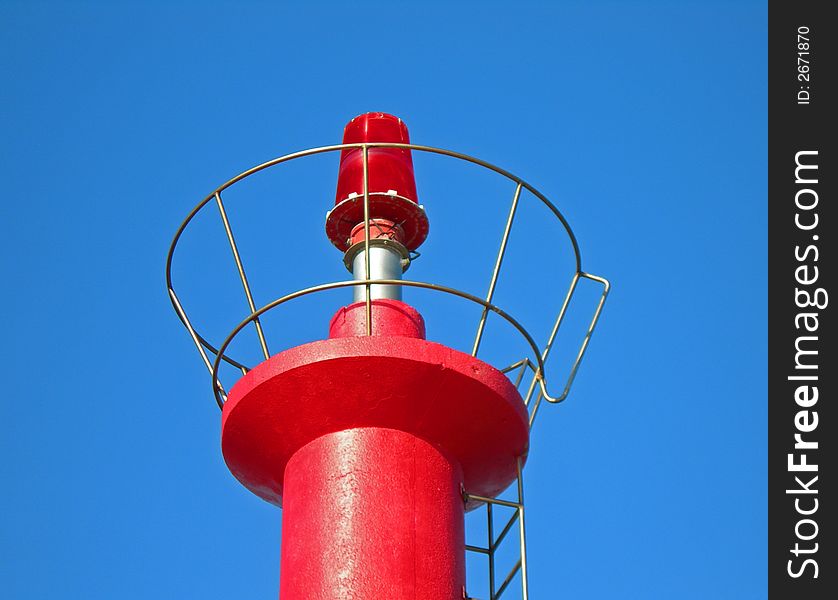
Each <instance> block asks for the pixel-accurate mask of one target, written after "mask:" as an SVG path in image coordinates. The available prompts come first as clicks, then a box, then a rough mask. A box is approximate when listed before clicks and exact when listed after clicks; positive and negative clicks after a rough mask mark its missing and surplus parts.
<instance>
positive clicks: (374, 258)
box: [169, 113, 608, 600]
mask: <svg viewBox="0 0 838 600" xmlns="http://www.w3.org/2000/svg"><path fill="white" fill-rule="evenodd" d="M416 149H418V150H428V149H426V148H425V147H420V146H413V145H411V144H410V139H409V136H408V130H407V127H406V126H405V124H404V123H403V122H402V121H401V120H400V119H398V118H397V117H394V116H392V115H388V114H385V113H367V114H364V115H361V116H359V117H356V118H355V119H353V120H352V121H350V122H349V123H348V124H347V126H346V128H345V131H344V138H343V144H341V145H340V146H336V147H326V148H319V149H314V150H313V151H308V152H309V153H317V152H325V151H331V150H340V164H339V170H338V174H337V193H336V198H335V203H334V207H333V208H332V209H331V211H330V212H329V213H328V215H327V218H326V223H325V231H326V235H327V237H328V239H329V240H330V242H331V243H332V244H333V245H334V246H335V247H336V248H337V249H338V250H340V251H341V252H343V262H344V264H345V265H346V268H347V269H348V270H349V271H350V272H351V274H352V279H351V280H348V281H345V282H339V283H336V284H328V285H325V286H315V288H310V289H308V290H303V291H301V292H297V293H295V294H290V295H288V296H285V297H283V298H280V299H279V300H276V301H274V302H272V303H271V304H269V305H266V306H265V307H263V308H262V309H259V310H256V307H255V304H254V302H253V297H252V294H251V291H250V288H249V284H248V280H247V277H246V275H245V270H244V267H243V263H242V260H241V256H240V253H239V251H238V248H237V245H236V242H235V239H234V238H233V235H232V229H231V226H230V223H229V219H228V217H227V214H226V211H225V208H224V204H223V202H222V199H221V191H223V189H225V188H226V187H228V186H229V185H232V183H235V182H236V181H237V180H238V179H234V180H231V182H228V184H225V186H222V187H221V188H219V190H216V192H214V193H213V194H212V195H211V196H209V197H208V198H207V199H205V201H204V203H202V204H201V205H199V207H198V208H196V210H195V211H193V213H192V215H190V217H189V218H188V219H187V223H188V222H189V220H190V219H191V218H192V216H193V215H194V214H195V213H196V212H197V211H198V210H200V208H201V207H202V206H203V205H205V204H207V203H208V202H209V201H211V200H213V199H214V200H215V201H216V204H217V206H218V208H219V210H220V213H221V217H222V219H223V222H224V224H225V230H226V232H227V235H228V240H229V242H230V247H231V249H232V251H233V255H234V258H235V260H236V265H237V267H238V271H239V275H240V278H241V281H242V284H243V285H244V289H245V293H246V297H247V300H248V305H249V307H250V309H251V314H250V316H249V317H248V318H247V319H245V321H243V322H242V323H241V324H240V325H239V327H238V328H236V330H234V332H233V333H232V334H231V335H230V336H229V337H228V339H227V340H226V341H225V342H224V343H223V344H222V345H221V347H220V348H218V349H216V348H215V347H214V346H212V345H211V344H209V342H207V341H206V340H205V339H204V338H203V337H202V336H201V335H200V334H198V333H197V331H196V330H195V329H194V327H193V326H192V324H191V322H190V321H189V319H188V318H187V317H186V313H185V311H184V310H183V307H182V305H181V303H180V301H179V300H178V298H177V295H176V294H175V293H174V290H173V287H172V286H171V276H170V275H169V277H170V279H169V283H170V295H171V297H172V301H173V304H174V305H175V308H176V310H177V311H178V315H179V316H180V317H181V320H182V321H183V322H184V324H185V325H186V326H187V328H188V329H189V332H190V334H191V336H192V338H193V341H194V342H195V343H196V346H197V347H198V349H199V351H200V352H201V355H202V357H203V358H204V360H205V362H206V363H207V365H208V366H209V367H210V370H211V372H212V373H213V381H214V388H213V389H214V392H215V394H216V396H217V398H218V399H219V404H220V405H221V406H222V451H223V454H224V459H225V461H226V462H227V465H228V467H229V468H230V471H231V472H232V473H233V475H234V476H235V477H236V478H237V479H238V480H239V481H240V482H241V483H242V484H243V485H244V486H245V487H247V488H248V489H249V490H250V491H252V492H253V493H254V494H256V495H258V496H260V497H261V498H264V499H265V500H267V501H268V502H271V503H273V504H276V505H278V506H281V507H282V509H283V510H282V532H283V535H282V551H281V557H282V558H281V560H282V569H281V570H282V576H281V581H280V597H281V598H282V600H345V599H352V598H354V599H373V598H399V599H401V598H417V599H420V598H421V599H429V600H430V599H433V600H462V599H463V598H466V597H467V594H466V572H465V557H466V550H467V546H466V542H465V535H464V518H465V512H466V511H467V510H470V509H472V508H475V507H477V506H480V505H486V506H489V507H490V506H491V504H492V503H493V502H495V501H494V499H495V498H496V497H497V496H498V494H500V493H501V492H502V491H503V490H504V489H506V488H507V487H509V485H510V484H512V483H513V482H515V481H516V479H517V480H519V489H520V474H521V468H522V465H523V464H524V462H525V460H526V456H527V452H528V449H529V437H530V427H531V424H532V421H533V420H534V417H535V411H536V410H537V408H538V404H539V402H540V401H541V400H542V399H547V400H548V401H561V400H562V399H563V398H564V396H565V395H566V393H567V390H568V389H569V386H570V383H571V381H572V379H573V376H574V375H575V372H576V368H577V367H578V364H579V361H580V360H581V357H582V354H583V353H584V351H585V348H586V346H587V341H588V339H589V338H590V334H591V333H592V331H593V328H594V326H595V325H596V321H597V319H598V317H599V313H600V311H601V308H602V304H603V302H604V300H605V297H606V295H607V291H608V286H607V282H605V280H601V278H598V277H595V276H592V275H588V274H586V273H584V272H582V271H581V269H577V272H576V274H575V276H574V278H573V280H572V284H571V288H570V290H569V292H568V295H567V297H566V299H565V303H564V305H563V306H562V310H561V313H560V316H559V319H558V320H557V325H556V327H555V329H556V330H557V329H558V324H560V323H561V319H562V318H563V317H564V313H565V311H566V309H567V304H568V302H569V300H570V296H572V294H573V291H574V290H575V288H576V284H577V282H578V281H579V279H581V278H589V279H593V280H595V281H600V282H603V283H604V290H603V294H602V297H601V300H600V303H599V305H598V306H597V309H596V312H595V315H594V317H593V319H592V320H591V323H590V326H589V328H588V333H587V335H586V337H585V339H584V340H583V345H582V348H581V350H580V352H579V354H578V357H577V361H576V362H575V364H574V365H573V367H572V372H571V377H570V379H569V380H568V383H567V386H566V388H565V392H564V393H563V395H562V396H560V397H555V398H554V397H552V396H550V395H549V394H548V393H547V388H546V385H545V376H544V361H545V360H546V358H547V354H548V353H549V345H552V342H553V338H554V337H555V331H554V332H553V333H552V336H551V339H550V340H549V345H548V348H547V349H546V351H542V350H540V349H539V348H537V347H536V345H535V343H534V340H533V338H532V337H531V336H530V335H529V334H528V333H527V332H526V330H524V329H523V328H522V327H521V326H520V325H519V324H518V322H517V321H515V320H514V319H513V318H512V317H510V316H509V315H507V314H506V313H504V312H503V311H502V310H500V309H498V308H497V307H495V306H494V305H492V304H491V300H492V293H493V291H494V285H495V282H496V280H497V275H498V271H499V269H500V265H501V262H502V258H503V251H504V250H505V246H506V243H507V240H508V236H509V229H510V228H511V225H512V219H513V218H514V215H515V209H516V208H517V203H518V200H519V197H520V195H521V192H522V189H523V186H525V185H526V184H524V183H523V182H522V181H520V180H518V185H517V188H516V193H515V197H514V201H513V209H512V210H511V211H510V215H509V218H508V222H507V228H506V232H505V236H504V239H503V243H502V251H501V253H500V254H499V256H498V260H497V264H496V268H495V272H494V276H493V281H492V283H491V286H490V292H489V294H488V295H487V298H486V299H485V300H484V299H480V298H477V297H474V296H472V295H470V294H467V293H464V292H458V291H456V290H451V289H449V288H444V287H443V286H433V285H431V284H422V283H419V282H410V281H404V280H403V279H402V275H403V273H404V272H405V270H406V269H407V268H408V267H409V265H410V263H411V259H412V257H414V256H415V250H416V249H417V248H418V247H419V246H420V244H422V242H423V241H424V240H425V239H426V237H427V236H428V235H429V230H430V229H429V221H428V218H427V216H426V214H425V210H424V209H423V207H422V205H420V204H419V198H418V194H417V186H416V180H415V177H414V169H413V157H412V150H416ZM431 150H432V149H431ZM432 151H433V150H432ZM303 154H305V153H298V156H299V155H303ZM448 154H450V155H453V156H455V157H458V158H462V155H456V154H455V153H448ZM289 156H290V155H289ZM466 158H467V157H466ZM286 160H287V158H286ZM278 162H283V160H282V159H278V161H274V162H272V163H266V165H263V166H260V167H259V168H257V169H256V170H259V169H261V168H266V166H272V165H273V164H277V163H278ZM256 170H251V172H248V174H250V173H252V172H255V171H256ZM495 170H498V169H495ZM498 172H502V171H500V170H498ZM502 173H503V174H505V172H502ZM239 178H241V176H240V177H239ZM527 188H528V186H527ZM545 200H546V199H545ZM557 214H558V213H557ZM559 216H560V215H559ZM560 218H561V219H562V222H563V223H566V222H564V220H563V218H562V217H560ZM187 223H185V224H184V225H183V226H182V227H181V230H179V232H178V234H177V236H176V239H175V244H176V243H177V240H178V239H179V237H180V236H181V234H182V232H183V229H184V227H185V226H186V224H187ZM568 231H569V229H568ZM571 239H572V241H573V245H574V248H576V244H575V239H574V238H572V234H571ZM173 252H174V244H173V248H172V251H171V252H170V257H169V262H170V263H171V259H172V255H173ZM577 258H578V250H577ZM170 270H171V269H169V272H170ZM410 286H417V287H431V288H435V289H438V290H440V291H443V292H449V293H455V294H456V295H460V296H462V297H465V298H467V299H471V300H474V301H476V302H477V303H479V304H481V305H482V307H483V314H482V318H481V324H480V330H479V333H478V338H477V339H476V340H475V343H474V351H473V352H471V353H467V352H464V351H461V350H456V349H454V348H450V347H447V346H445V345H442V344H439V343H436V342H433V341H430V340H428V339H426V336H425V323H424V320H423V317H422V315H421V314H420V313H419V312H418V310H417V309H416V308H414V307H413V306H411V305H410V304H409V303H407V302H405V301H404V300H403V298H402V290H403V288H404V287H408V288H409V287H410ZM340 287H343V288H347V289H349V288H352V289H353V290H354V293H353V301H352V302H351V303H349V304H348V305H346V306H343V307H339V308H337V311H336V312H335V313H334V316H333V317H332V319H331V322H330V323H329V324H328V332H329V335H328V338H327V339H323V340H319V341H315V342H311V343H307V344H303V345H300V346H296V347H292V348H288V349H286V350H283V351H281V352H278V353H276V354H273V355H270V354H269V353H268V349H267V348H268V347H267V344H266V342H265V335H264V332H263V329H262V327H261V322H260V318H261V317H262V315H263V314H264V313H265V312H267V311H268V310H270V309H272V308H274V307H276V306H279V305H280V304H283V303H284V302H286V301H289V300H291V299H293V298H295V297H298V296H300V295H305V294H308V293H313V292H316V291H318V289H326V288H340ZM490 311H494V312H496V313H498V314H500V315H501V316H502V317H504V318H506V319H507V320H509V321H510V322H511V323H512V324H513V325H514V326H516V327H517V328H518V329H519V330H520V331H521V332H522V333H523V335H524V336H525V337H526V338H527V340H528V342H529V343H530V345H531V346H532V347H533V350H534V356H533V357H532V358H531V359H529V358H528V359H526V360H525V361H519V363H517V364H515V365H512V366H510V367H509V368H506V369H503V368H496V367H494V366H492V365H490V364H488V363H486V362H484V361H483V360H481V359H479V358H477V356H476V354H477V348H478V346H479V342H480V339H479V337H480V335H482V329H483V325H484V324H485V319H486V315H487V313H488V312H490ZM250 324H253V325H255V326H256V329H257V332H258V334H259V338H260V342H261V346H262V349H263V351H264V357H265V359H264V360H263V361H262V362H261V363H259V364H258V365H255V366H253V367H252V368H248V367H246V366H245V365H243V364H241V363H240V362H238V361H235V360H233V359H231V358H230V357H228V356H227V355H226V354H225V352H226V348H227V346H228V345H229V343H230V341H231V339H232V338H233V337H234V336H235V335H236V334H237V333H238V332H239V331H240V330H241V329H243V328H244V327H245V326H247V325H250ZM324 327H325V323H324ZM213 354H214V361H213V360H211V357H212V355H213ZM222 361H226V362H227V363H229V364H231V365H234V366H237V367H239V368H240V369H241V372H242V376H241V377H240V378H239V379H238V381H236V383H235V385H233V386H232V387H231V388H230V390H229V392H226V391H225V390H224V388H223V386H222V385H221V383H220V381H219V379H218V374H219V364H220V363H221V362H222ZM527 367H529V368H530V369H531V371H532V374H533V378H532V386H531V388H530V390H529V392H528V393H527V394H525V395H522V394H521V393H520V392H519V390H518V385H517V384H519V383H520V381H521V378H520V377H518V378H517V382H514V381H513V380H512V379H511V378H510V377H509V376H508V373H509V372H510V371H512V370H515V369H520V371H521V372H523V371H524V370H525V369H526V368H527ZM533 390H537V394H536V395H534V393H533ZM533 397H535V400H533V401H532V402H530V400H531V399H532V398H533ZM498 502H501V503H502V504H505V505H506V504H509V505H510V506H512V507H513V508H515V509H516V515H515V518H517V520H518V522H519V526H520V530H521V542H522V547H521V553H522V561H519V563H518V565H517V569H516V571H521V576H522V579H523V580H524V587H523V589H524V595H526V582H525V576H526V573H525V568H526V565H525V562H524V556H525V555H524V549H523V498H522V497H520V496H519V501H518V502H517V503H515V502H511V503H510V502H505V503H504V502H502V501H498ZM489 514H490V520H491V513H489ZM509 529H510V527H509V526H508V527H506V529H505V532H506V531H508V530H509ZM505 532H504V535H505ZM489 537H490V539H489V541H488V543H487V544H486V548H474V547H468V549H470V550H475V549H476V550H477V551H481V550H483V551H485V553H486V554H487V556H489V560H490V579H491V582H490V592H489V594H490V596H491V597H492V598H496V597H498V596H499V593H500V592H498V591H496V590H495V587H496V586H495V581H494V573H493V568H494V563H493V562H492V561H493V553H494V546H495V545H496V544H495V540H493V539H492V533H491V525H490V534H489ZM498 543H499V540H498ZM514 574H515V572H513V573H512V575H514ZM507 584H508V581H506V582H505V583H504V584H503V587H504V588H505V587H506V585H507ZM501 591H502V590H501Z"/></svg>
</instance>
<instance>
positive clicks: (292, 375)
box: [222, 335, 529, 505]
mask: <svg viewBox="0 0 838 600" xmlns="http://www.w3.org/2000/svg"><path fill="white" fill-rule="evenodd" d="M359 427H381V428H387V429H396V430H399V431H403V432H406V433H410V434H414V435H416V436H418V437H420V438H422V439H423V440H426V441H427V442H429V443H431V444H433V445H435V446H437V447H439V448H441V449H442V450H443V451H444V452H446V453H448V454H450V455H451V456H452V457H453V458H454V459H455V460H456V461H457V462H458V463H459V465H460V466H461V468H462V472H463V480H464V481H463V483H464V486H465V489H466V490H468V492H470V493H472V494H477V495H481V496H489V497H494V496H495V495H497V494H498V493H500V492H501V491H502V490H503V489H505V488H506V487H507V486H508V485H509V484H510V483H511V482H512V481H514V480H515V478H516V476H517V466H516V458H517V457H519V456H526V453H527V449H528V437H529V428H528V421H527V411H526V407H525V406H524V403H523V401H522V400H521V396H520V394H519V393H518V391H517V390H516V389H515V387H514V386H513V385H512V383H511V382H510V381H509V379H508V378H507V377H506V376H505V375H504V374H502V373H501V372H500V371H498V370H497V369H495V368H494V367H492V366H490V365H488V364H486V363H484V362H483V361H481V360H479V359H477V358H474V357H472V356H471V355H468V354H465V353H462V352H458V351H456V350H453V349H451V348H448V347H446V346H443V345H441V344H436V343H434V342H429V341H426V340H423V339H416V338H412V337H402V336H378V335H373V336H360V337H343V338H334V339H328V340H322V341H318V342H313V343H310V344H305V345H302V346H298V347H295V348H291V349H289V350H286V351H285V352H281V353H279V354H277V355H274V356H272V357H271V358H270V359H269V360H267V361H265V362H263V363H262V364H260V365H258V366H257V367H255V368H254V369H253V370H251V371H250V372H248V373H247V375H245V376H244V377H242V378H241V379H240V380H239V382H238V383H237V384H236V385H235V386H234V387H233V388H232V389H231V390H230V394H229V398H228V401H227V402H226V403H225V405H224V411H223V414H222V450H223V453H224V458H225V460H226V462H227V465H228V466H229V468H230V471H231V472H232V473H233V475H235V476H236V478H237V479H239V481H241V482H242V483H243V484H244V485H245V486H246V487H247V488H248V489H250V490H251V491H252V492H253V493H255V494H257V495H258V496H261V497H262V498H264V499H265V500H267V501H269V502H271V503H273V504H277V505H281V504H282V495H283V477H284V474H285V469H286V466H287V465H288V462H289V461H290V460H291V458H292V456H293V455H294V454H295V453H296V452H297V451H298V450H300V449H301V448H302V447H303V446H305V445H306V444H308V443H310V442H311V441H313V440H315V439H316V438H318V437H320V436H323V435H326V434H329V433H334V432H337V431H343V430H348V429H354V428H359Z"/></svg>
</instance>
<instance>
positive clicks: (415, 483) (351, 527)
mask: <svg viewBox="0 0 838 600" xmlns="http://www.w3.org/2000/svg"><path fill="white" fill-rule="evenodd" d="M284 479H285V480H284V498H283V515H282V521H283V523H282V576H281V581H280V598H282V600H353V599H357V600H373V599H382V600H383V599H384V598H398V599H400V600H401V599H413V598H417V599H418V598H433V599H434V600H462V598H463V590H464V586H465V540H464V510H465V506H464V503H463V498H462V484H463V475H462V469H461V468H460V465H459V464H458V463H457V462H456V460H454V459H453V458H451V457H450V456H447V455H446V454H445V453H444V452H443V451H442V450H440V449H439V448H437V447H435V446H433V445H432V444H430V443H428V442H426V441H425V440H423V439H421V438H419V437H417V436H416V435H413V434H410V433H405V432H403V431H398V430H395V429H384V428H375V427H365V428H356V429H349V430H345V431H339V432H335V433H330V434H327V435H323V436H321V437H319V438H317V439H315V440H314V441H312V442H310V443H308V444H306V445H305V446H303V447H302V448H301V449H299V450H298V451H297V452H296V453H295V454H294V455H293V457H292V458H291V460H290V461H289V462H288V465H287V468H286V470H285V478H284Z"/></svg>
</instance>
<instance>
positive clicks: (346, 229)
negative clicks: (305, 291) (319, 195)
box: [326, 112, 428, 251]
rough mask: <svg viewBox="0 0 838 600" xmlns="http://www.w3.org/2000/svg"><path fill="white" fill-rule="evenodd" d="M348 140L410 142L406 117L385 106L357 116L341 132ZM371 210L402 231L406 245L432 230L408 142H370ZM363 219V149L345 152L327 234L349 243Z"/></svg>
mask: <svg viewBox="0 0 838 600" xmlns="http://www.w3.org/2000/svg"><path fill="white" fill-rule="evenodd" d="M343 143H344V144H366V143H395V144H409V143H410V136H409V134H408V132H407V126H406V125H405V124H404V122H403V121H402V120H401V119H399V118H398V117H395V116H393V115H389V114H387V113H381V112H371V113H365V114H363V115H360V116H357V117H355V118H354V119H352V120H351V121H349V123H347V125H346V128H345V129H344V132H343ZM367 164H368V167H367V180H368V184H369V193H368V195H369V205H370V211H369V212H370V216H371V217H372V218H375V219H383V220H388V221H391V222H392V223H394V224H395V225H398V226H400V227H401V229H402V230H403V231H404V241H403V243H404V245H405V246H406V247H407V249H408V250H415V249H416V248H418V247H419V245H420V244H422V242H424V241H425V238H426V237H427V236H428V218H427V216H425V211H424V209H423V208H422V206H420V205H419V204H418V201H417V194H416V180H415V178H414V176H413V158H412V157H411V153H410V150H409V149H408V148H388V147H376V146H373V147H370V148H367ZM363 222H364V150H363V148H346V149H344V150H343V152H341V156H340V168H339V171H338V185H337V193H336V195H335V208H334V209H333V210H332V211H331V212H330V213H329V215H328V217H327V218H326V235H327V236H328V237H329V240H330V241H331V242H332V243H333V244H334V245H335V246H336V247H337V248H338V249H339V250H342V251H346V250H347V249H348V248H349V246H350V245H351V239H350V238H351V233H352V230H353V229H354V228H355V227H356V226H357V225H359V224H363Z"/></svg>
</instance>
